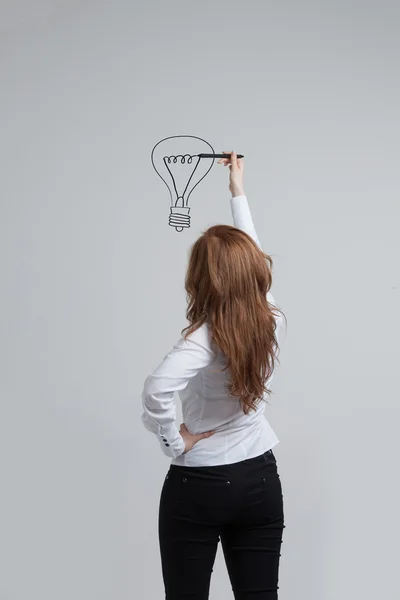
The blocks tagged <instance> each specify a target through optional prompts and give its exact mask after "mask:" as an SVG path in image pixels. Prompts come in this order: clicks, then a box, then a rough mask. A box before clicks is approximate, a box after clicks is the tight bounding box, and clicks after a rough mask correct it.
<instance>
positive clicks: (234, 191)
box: [231, 187, 246, 198]
mask: <svg viewBox="0 0 400 600" xmlns="http://www.w3.org/2000/svg"><path fill="white" fill-rule="evenodd" d="M231 193H232V198H235V197H236V196H245V195H246V194H245V193H244V189H243V188H242V187H234V188H232V190H231Z"/></svg>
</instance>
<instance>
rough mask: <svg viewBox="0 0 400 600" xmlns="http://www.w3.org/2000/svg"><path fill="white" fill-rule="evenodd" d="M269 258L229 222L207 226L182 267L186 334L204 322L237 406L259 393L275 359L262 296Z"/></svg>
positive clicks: (270, 309)
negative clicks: (223, 362) (222, 357)
mask: <svg viewBox="0 0 400 600" xmlns="http://www.w3.org/2000/svg"><path fill="white" fill-rule="evenodd" d="M272 266H273V263H272V259H271V257H270V256H268V255H267V254H264V252H262V250H260V248H259V247H258V245H257V244H256V243H255V242H254V240H253V239H252V238H251V237H250V236H249V235H248V234H247V233H245V232H244V231H242V230H240V229H237V228H235V227H231V226H229V225H215V226H213V227H210V228H209V229H207V230H206V231H205V232H204V233H203V234H202V235H201V236H200V238H199V239H198V240H197V241H196V242H195V243H194V245H193V246H192V249H191V253H190V258H189V265H188V269H187V273H186V280H185V289H186V293H187V300H188V306H187V312H186V316H187V319H188V321H189V325H188V326H187V327H186V328H185V329H183V331H182V334H184V337H185V338H187V337H188V336H189V335H190V334H191V333H193V332H194V331H196V329H198V328H199V327H201V326H202V325H203V324H204V323H206V322H207V323H208V325H209V327H210V332H211V336H212V341H213V342H214V343H215V345H216V346H217V347H218V348H219V349H220V350H221V351H222V353H223V354H224V355H225V357H226V359H227V365H226V367H225V368H224V369H223V370H227V369H229V384H228V391H229V393H230V395H231V396H232V397H236V398H239V399H240V401H241V403H242V407H243V411H244V412H245V413H248V412H249V411H250V410H254V409H255V408H256V406H257V404H258V402H259V401H260V400H261V399H262V398H263V397H264V395H265V394H270V393H271V391H270V390H269V389H268V388H267V387H266V383H267V381H268V379H269V377H270V376H271V375H272V372H273V370H274V366H275V363H276V361H277V353H278V342H277V339H276V335H275V330H276V317H277V316H278V314H279V313H280V311H279V310H278V309H277V308H276V307H274V306H273V305H271V304H270V303H269V302H268V300H267V292H268V291H269V289H270V287H271V283H272Z"/></svg>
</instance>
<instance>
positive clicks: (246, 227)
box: [218, 151, 281, 326]
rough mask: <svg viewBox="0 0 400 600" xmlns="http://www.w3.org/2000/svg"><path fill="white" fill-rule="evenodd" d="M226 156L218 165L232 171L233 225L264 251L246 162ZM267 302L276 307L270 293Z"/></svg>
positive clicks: (230, 180)
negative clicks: (253, 212) (245, 179)
mask: <svg viewBox="0 0 400 600" xmlns="http://www.w3.org/2000/svg"><path fill="white" fill-rule="evenodd" d="M224 154H230V155H231V157H230V159H227V158H222V159H221V160H219V161H218V163H219V164H223V165H224V166H225V167H226V166H228V165H229V169H230V176H229V190H230V192H231V194H232V198H231V210H232V217H233V224H234V226H235V227H237V228H238V229H241V230H242V231H244V232H245V233H247V234H248V235H249V236H250V237H251V238H253V240H254V241H255V243H256V244H257V246H258V247H259V248H260V249H261V250H262V247H261V242H260V240H259V239H258V235H257V232H256V228H255V226H254V222H253V217H252V216H251V211H250V206H249V203H248V201H247V197H246V194H245V192H244V185H243V176H244V160H243V159H242V158H237V154H236V152H234V151H233V152H226V151H224ZM267 300H268V302H270V303H271V304H273V305H275V299H274V297H273V296H272V294H271V293H270V292H268V294H267ZM277 322H278V325H279V326H280V325H281V317H278V319H277Z"/></svg>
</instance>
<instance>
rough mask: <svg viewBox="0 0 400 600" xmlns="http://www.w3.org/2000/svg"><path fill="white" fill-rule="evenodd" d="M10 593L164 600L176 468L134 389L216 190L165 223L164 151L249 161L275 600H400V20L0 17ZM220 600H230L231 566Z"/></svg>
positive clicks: (0, 420)
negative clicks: (271, 358)
mask: <svg viewBox="0 0 400 600" xmlns="http://www.w3.org/2000/svg"><path fill="white" fill-rule="evenodd" d="M0 16H1V19H0V21H1V46H0V51H1V60H0V70H1V116H0V119H1V122H0V130H1V142H0V143H1V178H0V194H1V208H2V218H1V228H2V231H1V238H0V239H1V263H2V270H1V311H0V319H1V357H0V359H1V383H0V385H1V415H0V426H1V432H0V443H1V451H0V460H1V495H0V503H1V510H0V552H1V556H0V565H1V570H2V573H1V578H0V598H1V600H27V599H29V600H55V599H57V600H71V598H74V599H76V600H111V599H112V600H114V599H115V598H118V600H128V599H132V598H151V599H157V598H162V597H163V591H162V589H163V588H162V581H161V572H160V564H159V556H158V546H157V544H158V542H157V506H158V498H159V491H160V486H161V484H162V480H163V477H164V474H165V472H166V469H167V467H168V459H167V458H166V457H165V456H164V455H163V454H162V453H161V451H160V449H159V447H158V443H157V441H156V439H155V438H154V439H153V437H152V436H151V435H150V434H149V433H148V432H147V431H145V430H144V429H143V428H142V426H141V423H140V413H141V406H140V392H141V386H142V383H143V380H144V378H145V376H146V375H147V373H148V372H149V371H150V370H151V369H152V368H153V367H154V366H156V364H158V362H159V361H160V360H161V358H162V357H163V356H164V354H165V352H166V351H167V350H168V349H169V347H170V346H171V345H172V344H173V343H174V342H175V341H177V339H178V338H179V335H180V330H181V329H182V327H184V326H185V324H186V321H185V318H184V310H185V295H184V290H183V280H184V272H185V266H186V262H187V252H188V249H189V246H190V244H191V243H192V242H193V241H194V240H195V239H196V237H197V236H198V235H199V233H200V232H201V231H202V230H204V229H205V228H206V227H207V226H209V225H211V224H214V223H218V222H221V223H227V222H228V223H230V222H231V216H230V211H229V192H228V190H227V180H226V177H227V173H226V172H225V171H224V170H223V169H222V168H219V169H218V168H215V169H213V171H212V172H211V173H210V175H209V176H208V178H207V179H206V180H205V181H204V183H203V185H202V186H201V187H199V188H198V190H197V192H195V193H194V194H193V196H192V202H191V204H192V228H191V229H190V230H189V231H186V232H184V233H182V234H178V233H176V232H175V231H174V230H173V229H172V228H170V227H168V214H169V198H168V194H167V191H166V189H165V188H164V186H163V184H162V182H161V181H160V180H159V179H158V178H157V177H156V175H155V174H154V172H153V171H152V168H151V164H150V160H149V154H150V151H151V148H152V146H153V144H154V143H156V142H157V141H158V140H159V139H161V138H162V137H164V136H168V135H174V134H179V133H188V134H193V135H200V136H202V137H205V138H206V139H208V140H209V141H210V142H211V143H212V144H213V145H214V147H216V148H217V149H218V150H222V149H229V148H234V149H235V150H237V151H239V152H244V153H245V154H246V158H247V183H246V191H247V194H248V197H249V201H250V202H251V206H252V210H253V215H254V220H255V223H256V226H257V229H258V233H259V236H260V238H261V240H262V243H263V245H264V248H265V250H266V251H268V252H269V253H270V254H272V256H273V258H274V260H275V280H274V287H273V293H274V295H275V297H276V299H277V301H278V302H279V303H280V305H281V307H282V308H283V310H284V311H285V313H286V315H287V317H288V322H289V326H288V332H287V335H286V339H285V340H284V343H283V348H282V356H281V358H282V365H281V367H280V369H279V370H278V372H277V375H276V379H275V383H274V390H275V394H274V398H273V402H272V405H271V407H270V408H268V417H269V419H270V422H271V423H272V425H273V427H274V428H275V430H276V431H277V433H278V436H279V437H280V439H281V443H280V444H279V446H278V447H277V449H276V455H277V458H278V461H279V465H280V472H281V477H282V481H283V484H284V489H285V505H286V521H287V528H286V530H285V539H284V546H283V556H282V568H281V582H280V584H281V594H280V598H281V600H293V599H294V598H296V599H298V600H300V599H301V600H322V599H323V600H353V599H354V598H363V600H376V599H377V598H383V597H384V598H386V599H387V600H394V599H395V598H397V594H398V538H399V516H398V507H399V500H400V498H399V490H398V471H399V469H398V460H399V445H398V429H399V416H400V415H399V404H398V400H399V368H398V360H399V333H400V331H399V285H400V282H399V272H400V270H399V264H398V263H399V204H398V195H399V194H398V190H399V130H400V126H399V109H398V107H399V102H400V83H399V51H400V42H399V16H400V11H399V5H398V3H397V2H389V1H383V0H380V1H379V2H378V1H374V2H371V1H367V0H363V1H359V2H356V1H354V0H352V1H349V0H347V1H346V2H309V1H305V2H298V1H294V0H292V1H291V2H285V1H280V2H270V1H261V0H260V1H258V2H255V1H251V0H249V1H246V2H243V3H242V2H238V1H232V2H188V1H186V2H161V1H157V2H152V3H149V4H148V5H147V3H143V2H141V3H139V2H137V3H135V2H132V1H129V2H128V1H122V0H114V1H113V2H111V0H109V1H102V2H95V1H84V0H79V1H78V0H72V1H65V0H56V1H53V2H50V1H45V0H41V1H40V2H35V3H28V0H18V1H14V2H12V3H11V1H10V2H7V3H5V2H2V4H1V15H0ZM211 597H212V598H218V599H220V600H228V599H229V598H231V597H232V595H231V592H230V586H229V582H228V579H227V575H226V573H225V568H224V564H223V561H222V557H221V555H220V554H219V555H218V560H217V563H216V566H215V571H214V577H213V582H212V595H211Z"/></svg>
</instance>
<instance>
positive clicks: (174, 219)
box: [169, 206, 190, 231]
mask: <svg viewBox="0 0 400 600" xmlns="http://www.w3.org/2000/svg"><path fill="white" fill-rule="evenodd" d="M170 210H171V213H170V215H169V224H170V226H171V227H175V229H176V231H183V229H184V228H186V227H190V216H189V213H190V208H189V207H188V206H171V209H170Z"/></svg>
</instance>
